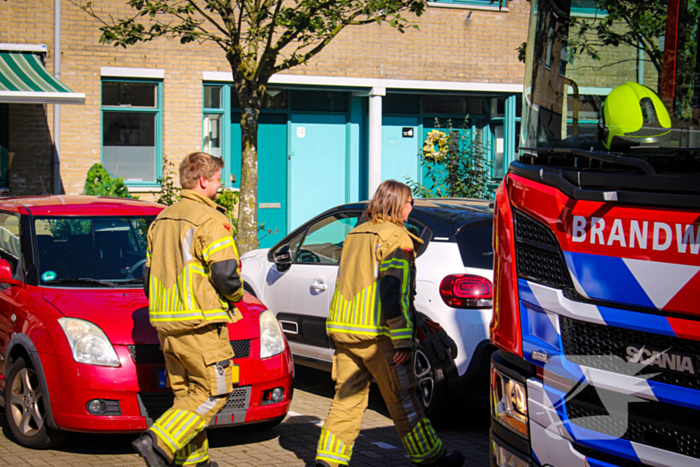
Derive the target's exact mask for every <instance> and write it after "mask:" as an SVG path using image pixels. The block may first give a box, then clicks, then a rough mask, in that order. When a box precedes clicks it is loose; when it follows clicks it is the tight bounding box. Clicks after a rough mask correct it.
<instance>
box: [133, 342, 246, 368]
mask: <svg viewBox="0 0 700 467" xmlns="http://www.w3.org/2000/svg"><path fill="white" fill-rule="evenodd" d="M127 348H128V349H129V354H130V355H131V359H132V360H133V361H134V363H136V364H137V365H165V357H163V352H162V351H161V350H160V346H159V345H158V344H148V345H141V344H140V345H127ZM231 348H232V349H233V353H234V354H235V356H234V357H233V358H234V359H236V358H248V356H250V340H240V341H231Z"/></svg>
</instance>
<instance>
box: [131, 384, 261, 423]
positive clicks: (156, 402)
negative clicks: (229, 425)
mask: <svg viewBox="0 0 700 467" xmlns="http://www.w3.org/2000/svg"><path fill="white" fill-rule="evenodd" d="M138 399H139V405H140V406H141V412H142V413H141V415H143V416H144V417H146V418H150V419H152V420H156V419H157V418H158V417H160V416H161V415H163V414H164V413H165V411H166V410H168V409H169V408H170V407H172V406H173V401H174V400H175V396H174V395H173V393H172V392H171V391H163V392H140V393H139V394H138ZM249 401H250V386H245V387H239V388H234V389H233V392H232V393H231V394H229V396H228V400H227V401H226V405H225V406H224V408H223V409H222V411H221V412H227V411H234V410H244V411H245V410H248V404H249Z"/></svg>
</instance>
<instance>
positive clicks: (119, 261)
mask: <svg viewBox="0 0 700 467" xmlns="http://www.w3.org/2000/svg"><path fill="white" fill-rule="evenodd" d="M154 219H155V217H151V216H148V217H104V216H95V217H42V218H37V219H36V220H35V222H34V227H35V229H36V246H37V254H38V258H37V263H38V268H39V277H40V279H41V282H42V283H43V284H46V285H50V284H55V285H62V286H76V287H81V286H83V287H84V286H100V285H104V286H113V285H115V284H124V283H134V284H135V285H139V284H140V279H141V276H142V274H143V266H144V264H145V263H146V247H147V239H146V235H147V233H148V227H149V225H150V224H151V222H153V220H154Z"/></svg>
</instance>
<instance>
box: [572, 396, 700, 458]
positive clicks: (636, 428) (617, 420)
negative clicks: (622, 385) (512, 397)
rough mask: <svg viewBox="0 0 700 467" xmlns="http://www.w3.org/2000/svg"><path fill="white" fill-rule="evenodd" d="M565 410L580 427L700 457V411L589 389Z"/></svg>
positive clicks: (573, 400) (574, 399)
mask: <svg viewBox="0 0 700 467" xmlns="http://www.w3.org/2000/svg"><path fill="white" fill-rule="evenodd" d="M603 401H605V403H603ZM566 411H567V414H568V416H569V420H570V421H571V422H572V423H574V424H575V425H577V426H581V427H583V428H587V429H590V430H593V431H595V432H598V433H604V434H607V435H610V436H613V437H616V438H622V439H626V440H628V441H633V442H636V443H640V444H645V445H648V446H653V447H655V448H659V449H663V450H665V451H671V452H676V453H678V454H682V455H684V456H689V457H695V458H700V430H699V429H698V423H697V420H698V419H699V418H700V410H693V409H689V408H687V407H680V406H676V405H670V404H665V403H663V402H655V401H641V400H640V399H639V398H636V397H632V396H627V395H624V394H619V393H616V392H612V391H608V390H605V389H601V388H594V387H592V386H586V387H585V388H584V389H583V390H582V391H581V392H579V393H578V394H576V395H575V396H573V397H572V398H571V399H570V400H568V401H567V402H566ZM594 457H595V456H594Z"/></svg>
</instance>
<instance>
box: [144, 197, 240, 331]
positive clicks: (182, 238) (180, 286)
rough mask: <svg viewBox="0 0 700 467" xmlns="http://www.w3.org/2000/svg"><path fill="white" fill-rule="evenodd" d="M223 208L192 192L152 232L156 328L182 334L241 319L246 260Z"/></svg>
mask: <svg viewBox="0 0 700 467" xmlns="http://www.w3.org/2000/svg"><path fill="white" fill-rule="evenodd" d="M222 211H223V208H221V207H220V206H218V205H217V204H216V203H214V202H213V201H212V200H210V199H208V198H206V197H205V196H202V195H200V194H199V193H197V192H195V191H192V190H182V198H181V199H180V201H178V202H177V203H175V204H174V205H172V206H170V207H168V208H166V209H165V210H163V211H162V212H161V213H160V214H159V215H158V217H157V218H156V220H155V221H154V222H153V224H151V227H150V228H149V230H148V258H147V261H146V268H145V271H148V273H149V274H150V277H149V278H148V288H147V294H148V297H149V307H148V311H149V316H150V320H151V324H152V325H153V327H154V328H156V330H157V331H158V332H159V333H164V334H176V333H180V332H184V331H187V330H191V329H194V328H198V327H201V326H204V325H207V324H212V323H219V322H224V323H232V322H235V321H238V320H239V319H240V318H241V316H240V313H239V312H238V311H237V310H236V308H235V307H233V306H232V305H231V306H230V305H229V303H228V302H229V301H231V302H238V301H240V300H241V299H242V298H243V283H242V282H241V279H240V260H239V259H238V252H237V250H236V244H235V243H234V241H233V237H232V236H231V223H230V222H229V220H228V218H226V216H225V215H224V214H223V212H222Z"/></svg>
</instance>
